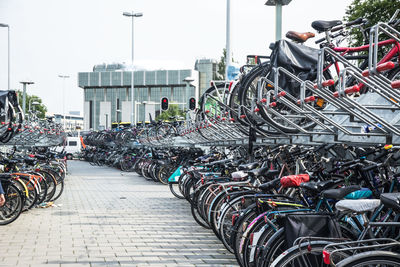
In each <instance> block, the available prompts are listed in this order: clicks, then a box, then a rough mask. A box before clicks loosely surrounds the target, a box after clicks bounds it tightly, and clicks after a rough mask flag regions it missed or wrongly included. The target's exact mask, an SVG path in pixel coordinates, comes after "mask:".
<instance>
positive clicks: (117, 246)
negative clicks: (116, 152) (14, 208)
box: [0, 161, 237, 267]
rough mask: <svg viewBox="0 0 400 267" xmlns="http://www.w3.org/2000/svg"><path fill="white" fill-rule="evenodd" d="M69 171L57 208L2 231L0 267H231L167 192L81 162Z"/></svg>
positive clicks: (230, 258) (210, 238) (34, 211)
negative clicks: (7, 266)
mask: <svg viewBox="0 0 400 267" xmlns="http://www.w3.org/2000/svg"><path fill="white" fill-rule="evenodd" d="M68 168H69V170H70V174H69V175H68V176H67V177H66V180H65V184H66V186H65V191H64V193H63V195H62V196H61V198H60V199H58V200H57V201H56V203H55V204H62V206H61V207H51V208H47V209H32V210H30V211H28V212H25V213H23V214H21V216H20V218H18V219H17V220H16V221H15V222H14V223H12V224H10V225H6V226H2V227H0V229H1V233H0V251H3V252H5V253H4V254H5V255H1V256H0V267H3V265H4V264H11V265H10V266H41V265H43V266H44V265H46V266H48V267H51V266H59V267H63V266H71V267H78V266H197V265H198V266H237V265H236V260H235V257H234V255H232V254H230V253H229V252H228V251H227V250H226V249H225V248H224V246H223V245H222V243H221V242H220V241H219V240H218V239H217V238H216V237H215V236H214V235H213V233H212V232H211V231H208V230H206V229H204V228H202V227H201V226H199V225H198V224H197V223H196V222H195V221H194V219H193V217H192V215H191V212H190V205H188V203H187V202H186V201H185V200H179V199H176V198H174V197H173V195H172V194H171V192H170V191H169V188H168V186H163V185H161V184H157V183H154V182H151V181H147V180H145V179H144V178H143V177H140V176H138V175H137V174H134V173H129V175H128V174H126V173H125V174H124V175H121V174H120V171H118V170H117V169H113V168H109V167H98V166H91V165H90V164H89V163H87V162H82V161H69V162H68ZM121 197H125V199H120V198H121ZM27 225H32V226H36V227H30V228H29V229H27V228H26V226H27ZM3 230H5V231H3ZM28 259H29V261H30V262H26V261H28Z"/></svg>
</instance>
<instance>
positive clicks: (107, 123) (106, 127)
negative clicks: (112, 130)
mask: <svg viewBox="0 0 400 267" xmlns="http://www.w3.org/2000/svg"><path fill="white" fill-rule="evenodd" d="M104 115H106V130H108V114H107V113H106V114H104Z"/></svg>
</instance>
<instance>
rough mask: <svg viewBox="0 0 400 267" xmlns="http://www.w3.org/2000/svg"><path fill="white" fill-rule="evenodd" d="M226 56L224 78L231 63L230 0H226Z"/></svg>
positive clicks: (226, 76)
mask: <svg viewBox="0 0 400 267" xmlns="http://www.w3.org/2000/svg"><path fill="white" fill-rule="evenodd" d="M225 52H226V58H225V61H226V63H225V80H228V66H229V65H230V64H231V0H226V49H225Z"/></svg>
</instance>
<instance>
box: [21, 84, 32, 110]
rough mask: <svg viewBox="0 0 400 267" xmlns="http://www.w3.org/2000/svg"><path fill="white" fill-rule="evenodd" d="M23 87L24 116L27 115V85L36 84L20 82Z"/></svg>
mask: <svg viewBox="0 0 400 267" xmlns="http://www.w3.org/2000/svg"><path fill="white" fill-rule="evenodd" d="M20 83H22V85H23V93H22V111H23V112H24V114H25V113H26V85H27V84H34V82H28V81H26V82H20Z"/></svg>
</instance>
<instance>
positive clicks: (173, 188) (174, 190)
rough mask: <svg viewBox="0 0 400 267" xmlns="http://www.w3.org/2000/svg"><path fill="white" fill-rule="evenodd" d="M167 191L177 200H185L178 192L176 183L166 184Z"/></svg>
mask: <svg viewBox="0 0 400 267" xmlns="http://www.w3.org/2000/svg"><path fill="white" fill-rule="evenodd" d="M168 186H169V190H170V191H171V193H172V194H173V195H174V196H175V197H176V198H179V199H185V197H184V196H183V195H182V193H181V192H180V190H179V184H178V183H177V182H170V183H168Z"/></svg>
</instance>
